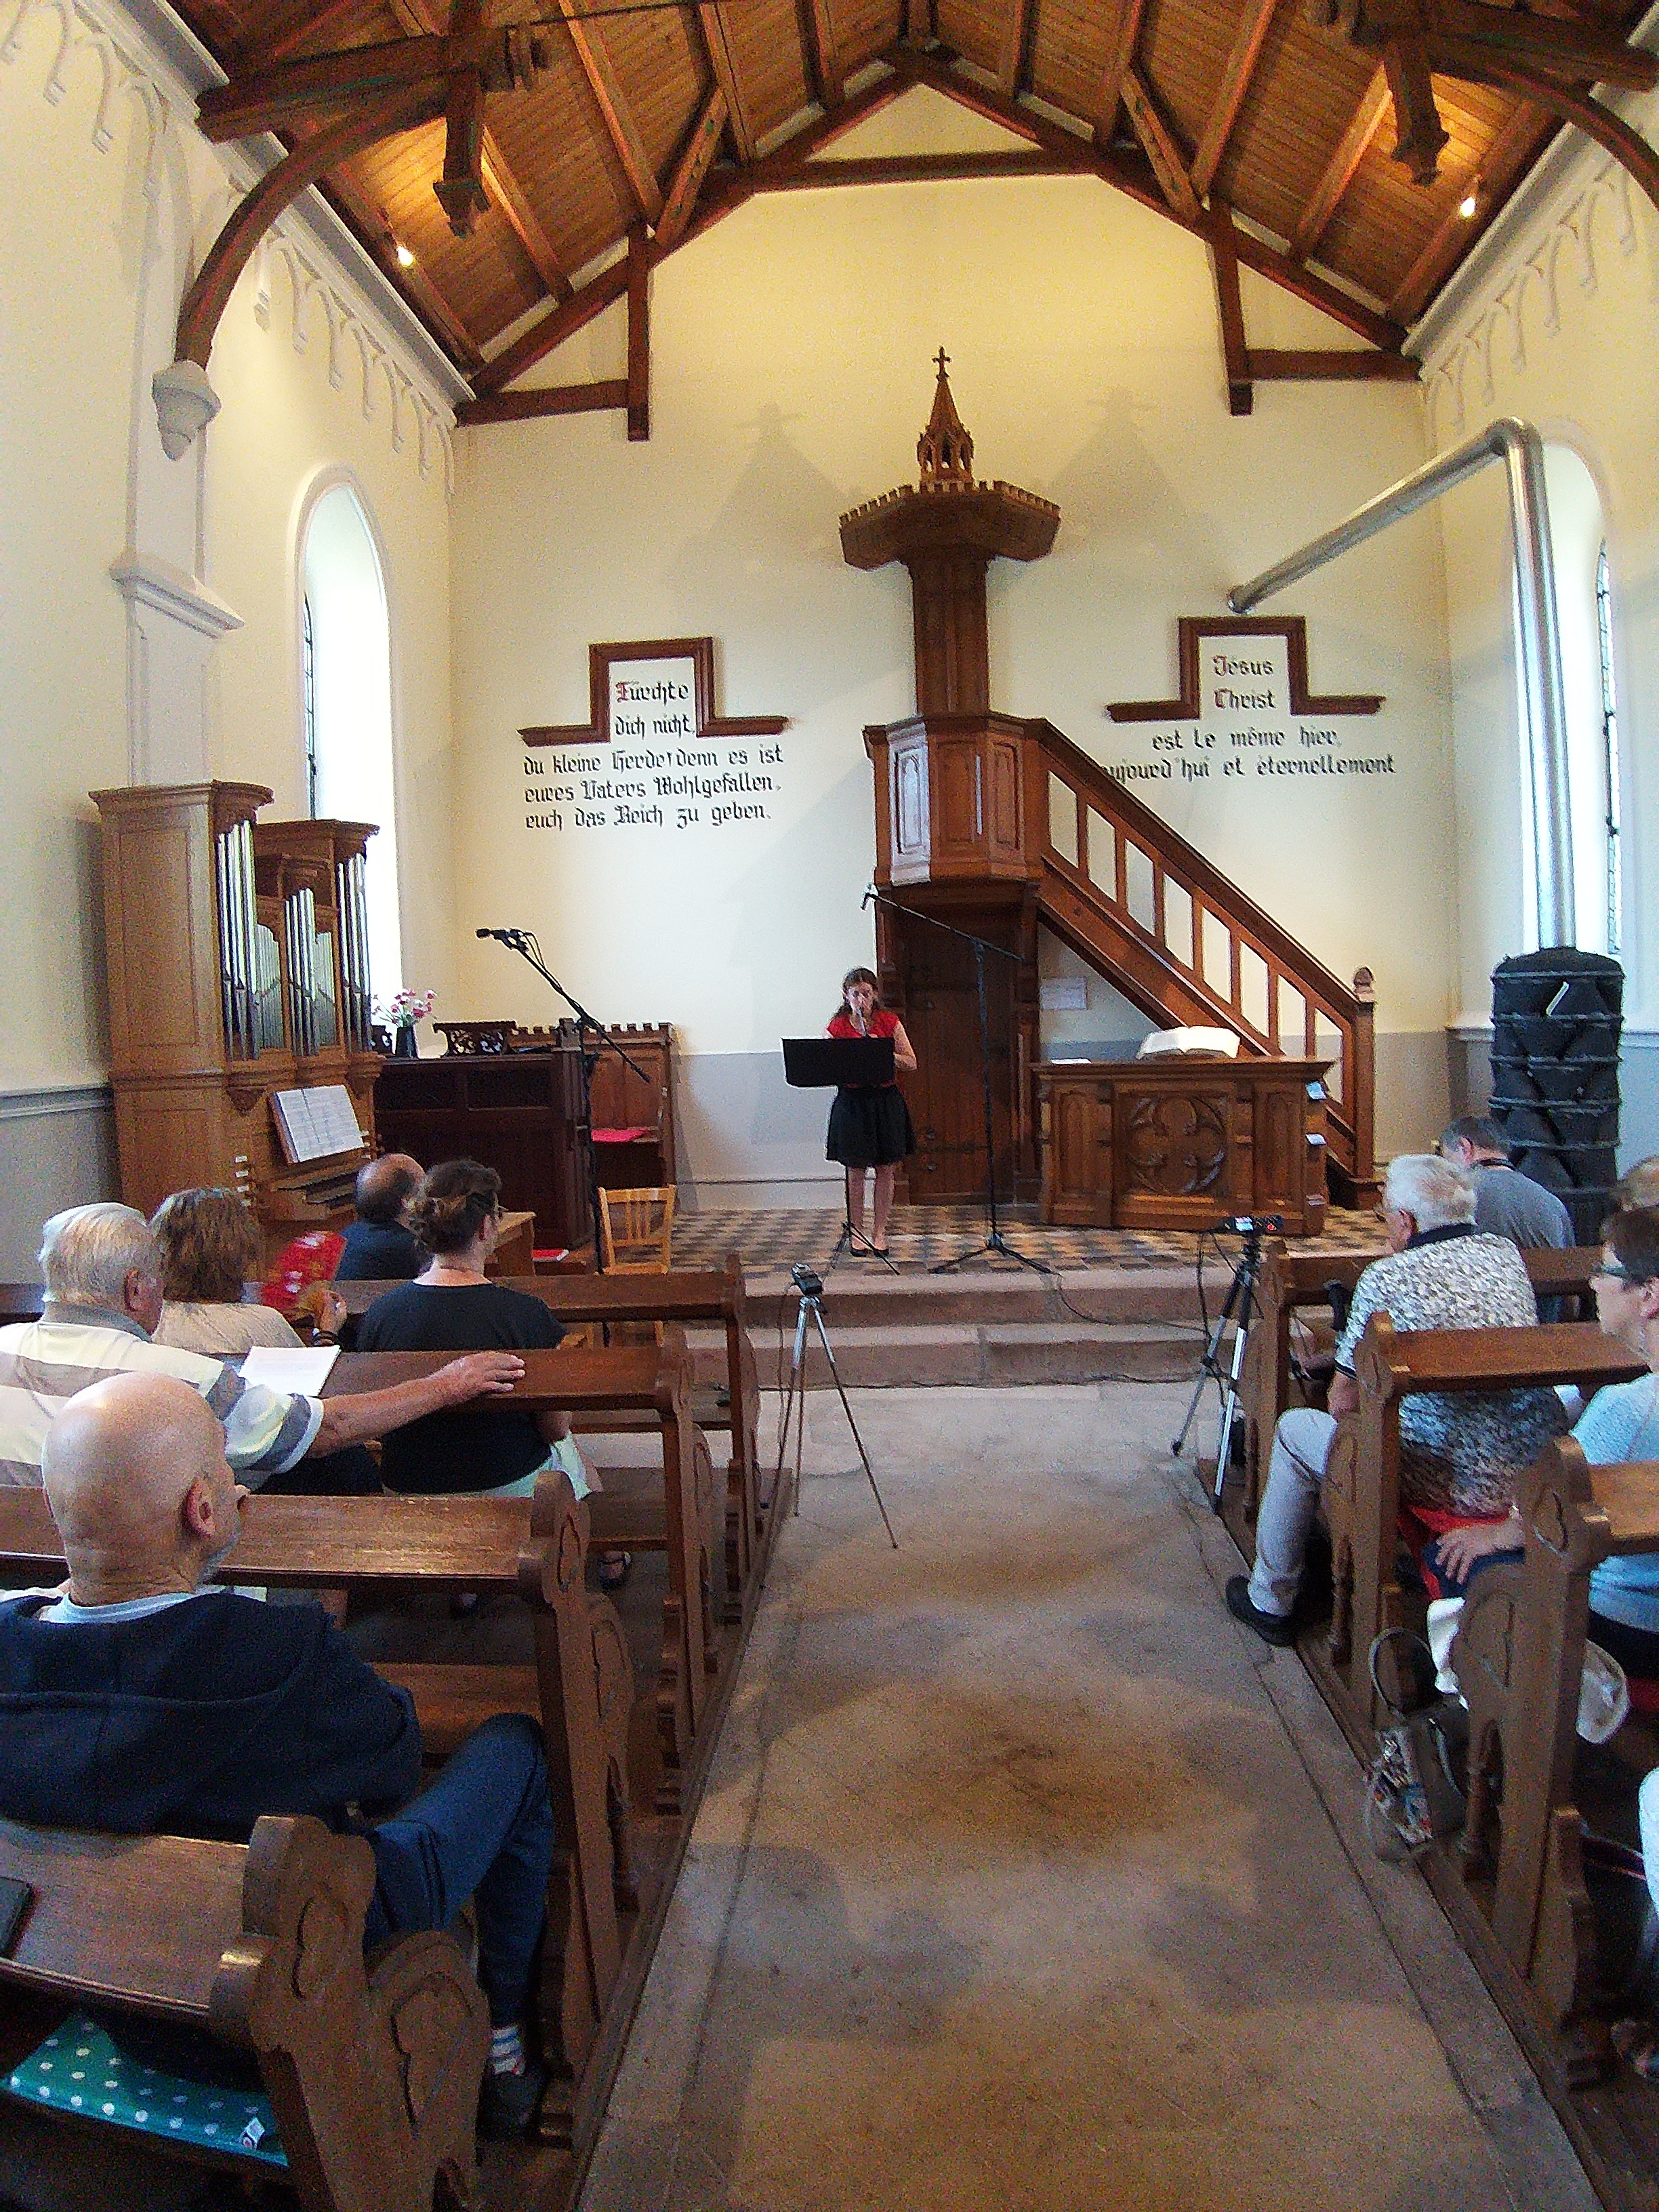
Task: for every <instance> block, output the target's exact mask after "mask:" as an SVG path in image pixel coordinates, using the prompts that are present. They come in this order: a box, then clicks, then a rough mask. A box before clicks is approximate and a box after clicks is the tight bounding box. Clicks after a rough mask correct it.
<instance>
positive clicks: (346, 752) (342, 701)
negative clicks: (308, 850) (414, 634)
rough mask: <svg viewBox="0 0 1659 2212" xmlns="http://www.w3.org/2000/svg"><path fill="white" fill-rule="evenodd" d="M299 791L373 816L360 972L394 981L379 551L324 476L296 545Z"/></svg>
mask: <svg viewBox="0 0 1659 2212" xmlns="http://www.w3.org/2000/svg"><path fill="white" fill-rule="evenodd" d="M300 585H301V647H302V653H303V664H302V668H301V680H302V684H303V691H302V698H303V705H304V723H305V740H306V756H307V757H306V772H307V799H308V801H309V804H310V807H311V811H312V812H313V814H317V815H325V816H328V817H332V818H334V819H336V820H344V821H348V822H375V823H379V824H380V835H379V836H375V837H371V838H370V839H369V841H368V868H367V871H366V889H367V893H368V957H369V972H370V974H371V975H372V977H373V980H374V994H375V996H376V997H377V998H388V997H390V996H391V994H392V993H393V992H394V991H396V990H398V989H400V988H401V987H402V984H403V936H402V927H401V922H400V919H399V915H398V832H397V807H396V793H395V789H394V784H393V775H392V642H391V628H390V624H389V623H388V620H387V616H386V583H385V580H384V578H383V577H382V575H381V573H380V556H379V554H378V553H377V551H376V550H375V545H374V536H373V534H372V532H370V529H369V526H368V517H367V515H366V514H365V513H364V512H363V509H362V504H361V503H360V501H359V500H358V498H357V495H356V493H355V492H354V491H353V490H352V489H351V487H350V486H349V484H343V483H337V484H333V485H331V486H330V488H329V489H327V490H326V491H325V492H324V493H323V494H322V495H321V496H320V497H319V499H318V501H317V502H316V504H315V505H314V506H313V508H312V510H311V513H310V514H309V515H308V516H307V520H306V526H305V538H304V542H303V544H301V549H300Z"/></svg>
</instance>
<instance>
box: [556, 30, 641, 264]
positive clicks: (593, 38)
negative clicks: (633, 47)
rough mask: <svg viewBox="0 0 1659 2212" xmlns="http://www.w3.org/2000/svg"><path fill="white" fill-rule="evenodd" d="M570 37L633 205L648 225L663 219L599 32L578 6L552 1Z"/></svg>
mask: <svg viewBox="0 0 1659 2212" xmlns="http://www.w3.org/2000/svg"><path fill="white" fill-rule="evenodd" d="M553 5H554V7H555V8H556V9H557V10H558V13H559V15H560V16H561V17H562V20H563V22H564V27H565V29H566V30H567V31H568V33H569V34H570V43H571V45H572V46H574V48H575V50H576V59H577V60H578V62H579V63H580V64H581V71H582V75H583V76H585V77H586V79H587V84H588V89H589V90H590V91H591V92H592V95H593V100H594V105H595V106H597V107H598V109H599V120H600V121H601V122H602V123H603V124H604V125H605V138H606V141H607V143H609V145H610V148H611V153H612V154H613V155H614V156H615V158H616V163H617V168H618V169H619V170H620V171H621V173H622V175H623V179H624V181H625V183H626V185H627V187H628V191H629V195H630V196H631V197H632V199H633V202H634V205H635V208H636V209H637V210H638V211H639V213H640V214H641V215H642V216H644V217H645V219H646V221H647V222H649V223H655V222H657V221H658V219H659V217H660V216H661V214H662V189H661V187H660V185H659V184H658V182H657V178H656V173H655V171H654V170H653V168H652V167H651V156H650V155H649V154H647V151H646V148H645V141H644V139H643V138H641V136H640V133H639V127H638V125H636V124H635V120H634V114H633V110H632V109H631V107H630V106H629V102H628V96H627V94H625V93H624V92H623V88H622V80H621V79H620V78H619V77H618V76H617V72H616V70H615V68H614V66H613V65H612V64H611V57H610V55H609V54H608V53H607V52H605V47H604V46H602V45H601V44H600V41H599V31H598V27H597V26H596V25H595V24H592V23H591V22H589V21H587V20H586V16H585V15H584V13H583V11H582V9H580V7H579V6H578V4H577V0H553Z"/></svg>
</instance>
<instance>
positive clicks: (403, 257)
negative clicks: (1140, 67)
mask: <svg viewBox="0 0 1659 2212" xmlns="http://www.w3.org/2000/svg"><path fill="white" fill-rule="evenodd" d="M1468 213H1469V214H1470V215H1473V214H1474V201H1473V200H1471V201H1470V202H1469V204H1468ZM393 251H394V252H396V254H397V256H398V267H399V268H400V269H412V268H413V267H414V266H415V256H414V255H413V254H412V253H411V252H410V250H409V248H408V247H407V246H405V245H404V242H403V240H402V239H399V240H398V242H397V245H396V246H395V247H394V248H393Z"/></svg>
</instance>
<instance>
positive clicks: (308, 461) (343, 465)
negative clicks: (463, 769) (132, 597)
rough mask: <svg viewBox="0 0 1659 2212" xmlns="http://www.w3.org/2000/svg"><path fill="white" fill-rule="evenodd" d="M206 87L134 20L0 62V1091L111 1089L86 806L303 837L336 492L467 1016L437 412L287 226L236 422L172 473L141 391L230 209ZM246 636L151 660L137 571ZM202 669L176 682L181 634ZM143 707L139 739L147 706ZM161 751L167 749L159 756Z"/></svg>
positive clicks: (234, 320) (32, 30)
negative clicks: (132, 792) (166, 811)
mask: <svg viewBox="0 0 1659 2212" xmlns="http://www.w3.org/2000/svg"><path fill="white" fill-rule="evenodd" d="M190 112H191V91H190V87H189V86H188V85H187V84H186V83H185V82H183V81H181V80H180V79H179V77H178V76H177V75H176V74H175V73H174V71H173V66H172V64H171V62H170V60H169V58H167V56H164V55H162V54H160V53H159V52H156V51H155V49H154V48H152V47H150V46H148V45H147V44H146V41H145V38H144V35H143V32H142V31H141V30H140V29H139V27H137V25H136V24H135V23H133V22H132V21H131V20H129V19H128V18H126V17H125V16H124V15H121V14H119V13H118V11H116V10H115V9H108V10H104V9H100V8H98V7H96V6H94V5H90V4H88V5H83V6H82V7H79V8H70V7H67V6H66V7H64V8H63V9H61V10H60V9H58V7H56V6H52V5H44V4H41V5H30V4H27V0H26V4H25V5H24V6H23V7H22V8H21V9H20V10H18V11H17V14H16V15H15V18H14V19H13V20H12V21H11V22H10V23H9V29H8V33H7V36H6V40H5V43H4V45H3V46H0V204H3V207H4V210H5V214H4V218H3V221H0V450H3V452H4V454H5V466H4V468H3V470H0V547H3V549H4V550H3V556H0V557H3V561H4V571H3V586H4V588H3V591H0V698H3V700H4V702H5V706H4V710H3V721H0V758H3V767H4V774H5V779H6V804H5V805H4V806H3V808H0V870H3V878H4V880H5V882H6V884H7V892H8V895H7V897H6V900H5V902H4V906H3V917H0V958H3V963H4V972H5V974H6V976H7V983H8V997H7V1018H6V1021H5V1024H4V1025H3V1030H0V1036H3V1044H0V1091H6V1092H7V1093H9V1094H12V1093H15V1094H16V1095H19V1096H26V1095H27V1094H28V1093H29V1092H31V1091H34V1090H39V1091H41V1092H42V1093H43V1095H44V1094H45V1093H46V1092H51V1091H59V1090H62V1089H63V1088H64V1086H75V1085H85V1084H88V1083H89V1082H90V1083H94V1084H95V1083H96V1082H98V1081H99V1080H100V1079H101V1076H102V1074H103V1073H104V1068H105V1065H106V1054H107V1042H106V1034H105V1014H104V981H103V973H102V959H101V929H102V922H101V914H100V902H99V896H98V880H97V878H98V867H97V836H96V829H95V820H96V817H95V811H94V809H93V808H92V807H91V806H90V805H89V804H88V801H87V798H86V793H88V790H90V789H93V788H95V787H100V786H102V785H118V784H124V783H127V782H131V781H138V780H143V779H144V778H145V777H146V776H148V777H150V778H152V779H153V780H161V781H170V780H173V779H174V778H175V777H178V776H181V775H222V776H226V777H232V778H240V779H246V780H251V781H263V782H266V783H269V784H270V786H271V787H272V788H273V789H274V791H275V793H276V799H277V801H278V805H279V806H280V807H281V808H282V809H283V811H295V812H300V811H303V805H302V793H303V783H302V777H301V757H302V756H301V737H300V723H299V658H298V629H297V615H298V601H297V595H296V592H295V581H294V577H295V565H294V554H295V542H296V537H297V531H298V526H299V521H300V517H301V511H302V507H303V506H304V503H305V502H306V501H307V498H308V497H309V496H311V495H313V493H314V491H315V489H317V487H318V486H319V484H320V483H324V482H326V481H331V480H334V479H335V478H337V477H339V476H342V475H345V476H349V478H350V480H351V481H352V482H353V483H355V484H356V486H357V488H358V489H359V491H360V494H361V495H362V499H363V501H364V504H365V506H366V507H367V508H368V511H369V513H370V514H371V516H372V517H373V519H374V523H375V526H376V529H377V533H378V538H379V541H380V547H381V550H382V555H383V559H384V562H385V566H386V575H387V586H388V595H389V598H390V600H391V611H392V662H393V682H394V691H395V701H394V714H395V716H396V724H397V728H398V736H399V739H400V746H401V763H402V768H401V773H402V788H401V789H400V793H399V807H400V813H401V814H402V816H403V817H404V829H405V842H404V856H403V857H404V870H405V882H406V886H407V889H408V890H409V892H410V894H411V895H410V896H408V897H407V898H406V908H407V911H408V914H409V917H410V919H409V927H408V932H407V939H408V944H409V952H410V969H411V973H414V974H417V975H420V976H421V978H422V981H435V982H436V983H437V984H438V986H439V987H440V989H441V990H442V991H443V992H444V993H445V994H446V996H447V997H448V998H449V999H450V1000H451V1002H452V1003H453V986H452V974H453V970H452V968H451V964H450V956H451V947H452V943H453V929H452V926H451V914H450V908H449V887H450V884H451V883H452V880H453V860H452V854H451V850H450V843H449V823H450V817H451V804H450V757H451V755H450V730H449V688H448V629H449V606H448V544H447V530H448V523H447V462H448V456H447V448H446V439H445V432H444V422H446V421H447V415H446V413H445V411H444V401H443V398H442V395H441V393H438V392H435V391H434V390H433V389H432V387H431V386H430V385H429V384H428V383H425V382H423V381H422V373H421V370H420V368H419V366H418V365H411V364H410V363H409V362H405V361H404V359H403V358H402V357H401V356H399V354H398V349H397V348H396V346H395V344H394V343H392V341H391V340H390V339H389V337H388V336H387V332H386V327H385V325H383V324H382V323H380V321H379V320H378V319H377V316H376V313H375V311H374V307H372V306H371V305H370V304H369V303H368V301H367V300H366V298H365V297H364V295H362V293H361V292H360V291H358V290H356V289H354V286H353V284H352V283H351V281H350V279H349V276H348V275H347V274H346V273H345V272H344V271H343V270H342V269H341V268H339V267H338V266H335V265H332V264H330V263H329V262H328V260H327V258H326V257H325V255H323V254H322V253H320V252H319V251H318V250H317V248H316V246H315V243H314V241H312V242H307V239H306V237H305V236H304V235H303V234H302V231H301V228H299V227H298V226H296V225H295V224H294V223H293V222H290V223H289V224H288V225H287V226H285V228H284V232H283V234H282V235H281V236H279V237H278V238H276V240H274V241H273V244H272V245H271V246H270V248H269V249H268V250H267V251H266V252H264V253H262V254H261V255H260V256H259V257H258V259H257V260H256V262H255V263H254V264H253V265H252V267H251V268H250V270H249V271H248V272H247V273H246V276H244V278H243V281H242V283H241V284H240V285H239V287H238V289H237V291H236V294H235V295H234V298H233V300H232V301H231V304H230V307H229V308H228V312H227V313H226V316H225V319H224V320H223V322H222V325H221V330H220V335H219V338H218V342H217V343H216V348H215V350H214V355H213V359H212V364H211V374H212V376H213V379H214V381H215V384H216V387H217V389H218V391H219V392H220V394H221V396H222V399H223V401H224V407H223V411H222V414H221V416H219V418H218V420H217V422H216V423H215V425H214V426H213V428H211V430H210V432H209V433H208V434H207V436H206V439H205V441H202V442H201V443H200V444H198V446H197V447H196V448H193V449H192V450H191V453H189V454H187V455H186V457H185V459H183V460H181V461H179V462H168V461H167V460H166V459H165V458H164V456H163V455H162V454H161V447H160V441H159V438H158V436H157V433H156V428H155V414H154V410H153V407H152V406H151V404H150V400H149V378H150V375H151V374H152V373H153V372H154V370H155V369H156V368H160V367H161V366H163V365H164V364H165V363H166V362H167V361H168V360H170V359H171V356H172V331H173V320H174V318H175V316H176V313H177V308H178V302H179V296H180V295H181V293H182V290H183V289H184V286H185V283H187V282H188V279H189V276H190V275H191V273H192V272H193V270H194V267H195V266H196V265H197V262H198V261H199V258H200V256H201V254H202V253H203V252H204V251H205V250H206V247H207V246H208V245H209V244H210V242H211V240H212V239H213V237H214V236H215V235H216V233H217V230H218V228H219V226H220V224H221V222H222V220H223V217H224V214H225V212H226V210H227V208H228V206H229V205H231V204H233V200H234V193H233V191H232V188H231V185H230V181H229V179H228V173H227V169H226V166H225V161H224V157H222V155H219V154H218V153H216V151H215V150H214V149H210V148H209V147H208V146H207V145H206V144H205V143H204V141H202V140H201V139H200V138H199V137H197V134H196V133H195V131H194V130H193V129H192V128H191V125H190V123H189V120H188V118H189V115H190ZM128 551H136V552H137V554H138V555H139V556H141V558H142V559H143V560H146V561H149V562H153V563H159V564H161V566H162V567H163V568H166V569H167V571H168V573H169V574H170V575H172V576H173V578H175V579H176V580H177V581H178V582H179V584H180V585H181V586H184V587H185V588H186V591H187V592H195V593H196V594H197V597H198V598H200V599H201V600H202V601H203V603H204V605H209V607H210V609H211V607H212V605H213V604H214V603H215V602H216V601H222V602H225V603H228V608H229V610H231V611H232V614H233V616H234V617H240V628H238V627H233V628H232V629H230V631H229V633H228V635H227V636H225V637H224V638H223V639H222V641H220V642H219V643H217V644H216V645H215V644H213V643H211V642H210V641H209V639H208V638H207V637H206V636H205V635H202V634H200V633H197V632H194V631H191V630H190V629H188V626H184V627H180V626H179V625H176V624H168V623H166V622H161V621H155V622H152V623H151V624H150V629H151V632H152V635H151V638H150V640H149V641H148V642H146V643H144V644H143V647H142V648H141V654H142V655H148V659H143V663H142V665H140V660H139V659H134V661H133V663H132V665H130V659H129V637H128V628H127V610H126V607H125V605H124V602H123V599H122V597H121V595H120V593H119V592H118V589H117V587H116V585H115V583H114V582H113V581H112V578H111V574H110V570H111V565H112V563H113V562H118V560H119V559H120V558H121V556H123V555H124V553H125V552H128ZM175 637H176V638H178V639H180V640H183V641H185V646H184V647H181V649H180V651H179V653H177V654H174V655H173V657H172V658H169V655H170V654H172V653H173V639H174V638H175ZM146 686H148V693H147V696H148V700H149V714H148V720H147V719H146V715H145V714H143V713H141V712H140V711H139V709H138V706H137V704H136V703H135V702H137V701H138V700H139V699H140V696H141V695H144V694H145V690H146ZM147 747H148V748H149V750H147Z"/></svg>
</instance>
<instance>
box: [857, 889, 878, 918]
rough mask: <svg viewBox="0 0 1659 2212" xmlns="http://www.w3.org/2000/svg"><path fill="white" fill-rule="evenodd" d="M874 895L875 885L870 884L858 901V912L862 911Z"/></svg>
mask: <svg viewBox="0 0 1659 2212" xmlns="http://www.w3.org/2000/svg"><path fill="white" fill-rule="evenodd" d="M875 895H876V887H875V885H874V884H871V886H870V888H869V889H868V890H866V892H865V894H864V896H863V897H862V898H861V899H860V901H859V910H860V913H862V912H863V910H864V908H866V907H867V906H868V905H869V903H870V902H871V900H872V898H874V896H875Z"/></svg>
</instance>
